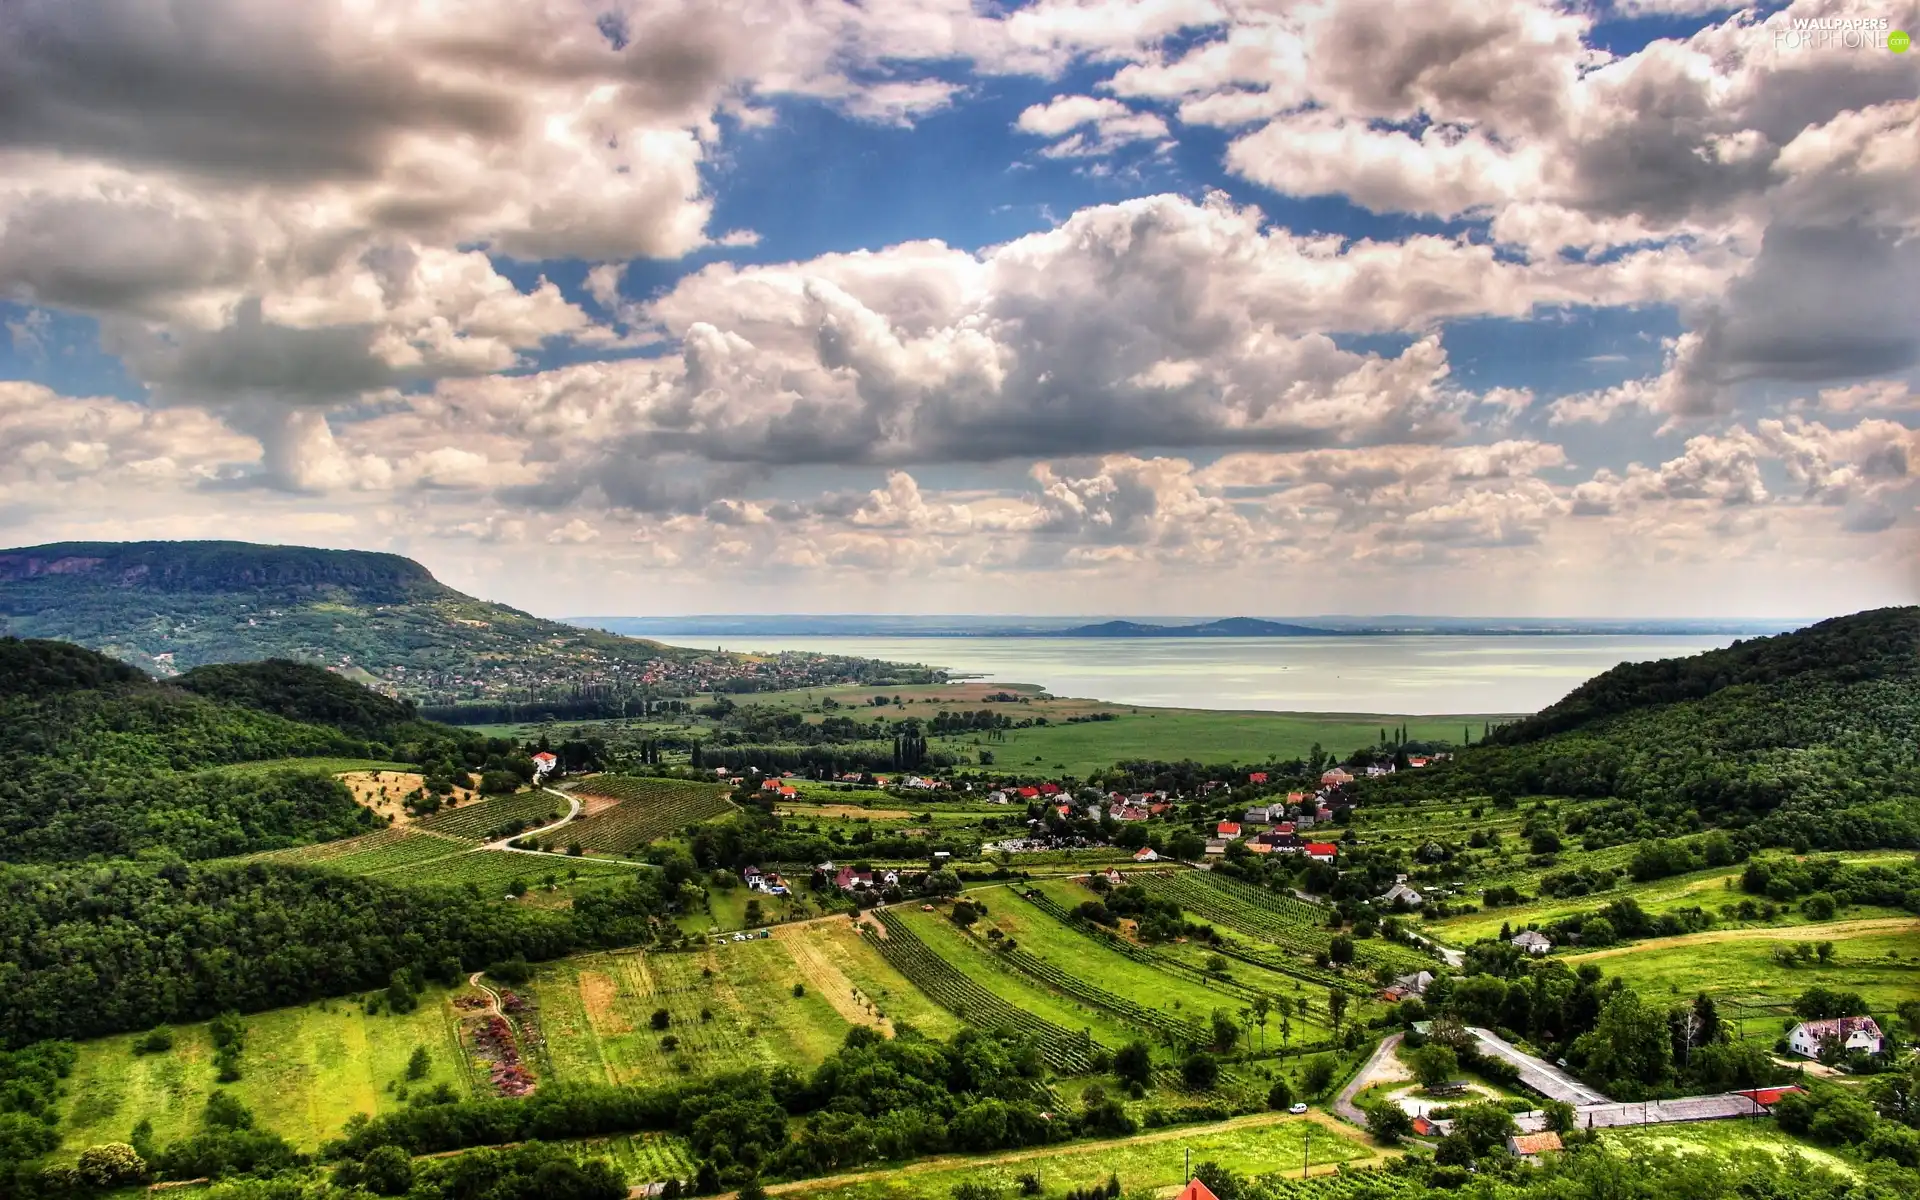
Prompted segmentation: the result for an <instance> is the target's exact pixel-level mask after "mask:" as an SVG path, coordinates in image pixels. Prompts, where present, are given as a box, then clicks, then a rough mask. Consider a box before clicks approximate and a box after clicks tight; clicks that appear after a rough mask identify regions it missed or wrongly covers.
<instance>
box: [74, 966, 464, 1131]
mask: <svg viewBox="0 0 1920 1200" xmlns="http://www.w3.org/2000/svg"><path fill="white" fill-rule="evenodd" d="M448 995H449V993H447V992H446V991H445V990H443V989H439V988H430V989H428V990H427V992H426V993H425V994H423V995H422V996H421V1000H420V1007H419V1008H418V1009H416V1010H415V1011H413V1012H411V1013H407V1014H404V1015H395V1014H392V1013H383V1014H381V1015H379V1016H372V1017H370V1016H367V1015H366V1013H365V1012H364V1011H362V1009H361V1008H360V1006H359V1005H358V1004H356V1003H354V1002H353V1001H351V1000H329V1001H324V1002H321V1003H318V1004H309V1005H304V1006H301V1007H298V1008H280V1009H274V1010H272V1011H269V1012H263V1013H255V1014H253V1015H251V1016H249V1017H247V1018H246V1029H247V1038H246V1051H245V1053H244V1054H243V1055H242V1057H241V1077H240V1080H239V1082H237V1083H232V1084H227V1085H224V1086H225V1088H226V1089H227V1090H228V1091H231V1092H232V1093H233V1094H234V1095H235V1096H237V1097H238V1098H239V1099H240V1100H241V1101H243V1102H244V1103H245V1104H246V1105H247V1106H248V1107H249V1108H251V1109H253V1111H254V1114H255V1116H256V1118H257V1119H258V1121H259V1122H260V1124H261V1125H262V1126H264V1127H265V1128H268V1129H272V1130H274V1131H275V1132H277V1133H279V1134H281V1135H283V1136H284V1137H286V1138H287V1139H288V1140H289V1141H291V1142H293V1143H294V1144H295V1145H297V1146H299V1147H301V1148H302V1149H306V1150H311V1149H314V1148H315V1147H317V1146H318V1145H319V1144H320V1143H321V1142H322V1141H324V1140H326V1139H328V1138H331V1137H337V1136H338V1135H339V1133H340V1127H341V1126H342V1125H343V1124H345V1123H346V1120H347V1118H348V1117H350V1116H352V1115H353V1114H354V1113H357V1112H364V1113H371V1114H379V1113H383V1112H391V1111H393V1110H394V1109H396V1108H400V1107H403V1106H404V1103H405V1102H404V1101H403V1100H401V1099H400V1098H399V1096H398V1095H397V1093H396V1092H394V1091H389V1090H388V1085H389V1084H395V1083H398V1082H403V1081H404V1078H405V1075H406V1066H407V1059H408V1057H409V1056H411V1055H412V1053H413V1051H414V1048H415V1047H416V1046H425V1047H426V1048H427V1052H428V1054H430V1055H431V1056H432V1060H433V1069H432V1072H431V1073H430V1074H429V1075H428V1076H427V1078H426V1079H425V1080H423V1081H420V1082H418V1083H414V1084H411V1085H409V1086H411V1087H413V1088H420V1087H431V1086H432V1085H434V1084H436V1083H439V1082H442V1081H444V1082H446V1083H449V1084H451V1085H452V1086H453V1088H454V1090H455V1091H456V1092H457V1093H458V1094H460V1095H461V1096H462V1097H464V1096H466V1095H467V1094H468V1080H467V1076H466V1072H465V1067H464V1058H463V1055H462V1052H461V1050H460V1048H459V1043H458V1040H457V1036H456V1033H455V1026H454V1023H453V1017H452V1009H451V1007H450V1005H449V1004H448ZM172 1028H173V1034H174V1046H173V1049H172V1050H171V1051H169V1052H167V1053H164V1054H149V1055H135V1054H134V1053H133V1051H132V1041H133V1037H134V1035H120V1036H116V1037H108V1038H98V1039H95V1040H93V1041H89V1042H83V1043H81V1045H80V1058H79V1062H78V1063H77V1064H76V1065H75V1067H74V1071H73V1075H72V1077H71V1078H70V1079H68V1081H67V1084H66V1100H65V1102H64V1103H63V1105H62V1107H61V1123H60V1134H61V1148H62V1152H63V1153H67V1154H77V1153H78V1152H79V1151H80V1150H82V1149H85V1148H86V1147H87V1146H91V1145H95V1144H97V1143H99V1142H109V1141H125V1140H126V1138H127V1135H128V1133H129V1132H130V1131H131V1130H132V1129H133V1127H134V1125H136V1124H137V1123H138V1122H140V1121H141V1120H142V1119H146V1120H149V1121H152V1122H153V1132H154V1140H155V1141H157V1142H160V1143H162V1144H164V1143H166V1142H168V1141H171V1140H173V1139H175V1138H179V1137H184V1136H187V1135H188V1134H191V1133H194V1132H196V1131H197V1130H198V1129H199V1123H200V1114H201V1110H202V1109H204V1108H205V1107H206V1102H207V1097H208V1096H209V1095H210V1094H212V1092H213V1091H214V1090H215V1089H216V1088H218V1087H221V1086H223V1085H220V1084H218V1083H217V1082H216V1080H215V1069H214V1066H213V1042H212V1039H211V1038H210V1037H208V1035H207V1029H206V1025H205V1024H204V1023H197V1024H190V1025H178V1026H173V1027H172Z"/></svg>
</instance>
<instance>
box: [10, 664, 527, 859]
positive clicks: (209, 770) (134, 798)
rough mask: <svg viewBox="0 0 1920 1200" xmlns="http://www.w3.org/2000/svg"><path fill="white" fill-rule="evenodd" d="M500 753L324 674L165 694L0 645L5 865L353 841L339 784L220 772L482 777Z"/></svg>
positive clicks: (361, 825) (179, 688)
mask: <svg viewBox="0 0 1920 1200" xmlns="http://www.w3.org/2000/svg"><path fill="white" fill-rule="evenodd" d="M295 717H298V718H302V719H297V720H296V719H292V718H295ZM508 749H509V747H507V746H506V744H505V743H501V744H499V745H490V744H489V743H487V742H486V741H484V740H483V739H480V738H477V737H474V736H472V735H470V734H464V733H460V732H458V731H455V730H452V729H447V728H444V727H441V726H434V725H430V724H427V723H426V722H422V721H415V720H413V719H412V718H411V714H410V713H409V712H408V710H407V709H406V708H404V707H403V706H401V705H399V704H396V703H394V702H393V701H390V700H387V699H386V698H384V697H381V696H377V695H374V694H373V693H371V692H368V691H367V690H366V689H364V688H360V687H357V686H356V685H354V684H352V683H349V682H347V681H345V680H342V679H340V678H338V677H337V676H334V675H332V674H330V673H328V672H326V671H323V670H320V669H319V668H317V667H308V666H301V665H298V664H294V663H265V664H256V665H252V666H246V667H233V668H220V669H218V670H216V671H214V672H212V673H210V674H206V675H202V674H200V673H199V672H194V673H192V674H191V675H190V676H189V677H187V678H186V679H184V680H182V681H180V682H177V683H174V682H160V681H156V680H153V679H149V678H148V677H147V676H145V675H143V674H141V673H140V672H138V671H136V670H134V669H133V668H131V667H128V666H126V665H125V664H124V663H119V662H115V661H113V660H112V659H109V658H106V657H104V656H103V655H100V654H96V653H94V652H93V651H90V650H83V649H80V648H78V647H75V646H70V645H67V644H65V643H62V642H46V641H21V640H18V639H13V638H6V639H0V860H11V861H38V862H54V861H62V860H76V859H87V858H116V857H124V856H128V855H135V854H139V853H142V852H146V851H163V852H166V853H170V854H174V855H178V856H180V857H183V858H213V857H218V856H221V855H229V854H243V853H248V852H251V851H255V850H267V849H274V848H278V847H281V846H291V845H297V844H299V843H302V842H312V841H325V840H328V839H331V838H337V837H346V836H349V835H352V834H355V833H363V832H366V831H367V830H369V829H371V828H374V827H375V825H376V823H377V822H376V819H375V818H374V817H373V816H372V814H370V813H369V812H367V811H366V810H365V809H363V808H361V807H360V806H359V805H357V804H355V803H354V802H353V800H352V798H351V797H350V796H349V795H348V794H347V791H346V789H345V788H343V787H342V786H341V785H340V784H339V783H337V782H335V781H334V780H333V779H330V778H328V777H326V776H325V775H317V774H315V773H313V772H311V771H305V770H300V769H294V768H288V769H272V768H262V769H260V770H252V771H248V772H245V773H244V774H236V773H233V772H230V771H225V770H222V769H221V768H226V767H231V766H234V765H235V764H243V763H258V762H267V761H271V760H277V759H289V758H308V757H314V756H322V755H324V756H341V757H351V758H373V759H395V758H398V759H402V760H404V761H410V762H422V763H425V762H429V761H434V762H439V761H452V762H454V763H455V764H459V765H470V766H472V767H474V768H476V769H478V768H483V767H484V766H485V765H486V764H487V762H488V761H489V760H490V759H491V758H493V757H497V756H499V755H502V754H505V753H506V751H507V750H508Z"/></svg>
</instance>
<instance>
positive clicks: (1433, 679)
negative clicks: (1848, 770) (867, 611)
mask: <svg viewBox="0 0 1920 1200" xmlns="http://www.w3.org/2000/svg"><path fill="white" fill-rule="evenodd" d="M663 640H666V641H671V642H674V643H676V644H680V645H687V644H691V639H690V638H686V637H672V636H667V637H666V638H664V639H663ZM1733 640H1734V639H1733V638H1732V637H1697V636H1661V635H1636V636H1620V635H1581V634H1555V635H1545V636H1536V635H1528V634H1507V635H1501V636H1472V635H1448V636H1436V635H1395V636H1380V637H1329V638H1047V637H1021V638H1003V637H944V638H939V637H936V638H929V637H778V636H761V635H746V636H741V637H725V638H720V639H716V640H715V641H713V642H706V641H702V642H701V643H700V644H702V645H719V646H722V647H724V648H726V649H728V650H745V651H766V650H811V651H815V652H817V653H822V654H852V655H859V656H861V657H864V658H881V659H887V660H890V661H893V662H913V663H925V664H927V665H929V666H937V667H945V668H946V669H948V670H950V671H954V672H957V673H961V674H966V675H973V676H979V677H981V678H984V679H988V680H992V681H995V682H1000V683H1032V684H1038V685H1039V686H1041V687H1043V688H1045V689H1047V690H1048V691H1050V692H1052V693H1053V694H1055V695H1057V696H1086V697H1092V698H1095V699H1100V700H1112V701H1115V702H1118V703H1122V704H1149V705H1157V706H1163V707H1168V708H1217V709H1264V710H1268V711H1273V712H1351V713H1388V714H1401V713H1404V714H1408V715H1414V714H1426V713H1522V712H1533V711H1535V710H1536V709H1540V708H1544V707H1545V706H1546V705H1548V704H1551V703H1553V702H1554V701H1555V700H1558V699H1559V698H1560V697H1562V696H1564V695H1566V694H1567V693H1568V692H1569V691H1571V690H1573V688H1575V687H1576V686H1578V685H1579V684H1580V683H1582V682H1584V681H1585V680H1587V679H1590V678H1592V677H1593V676H1595V675H1598V674H1599V673H1600V672H1602V671H1605V670H1607V669H1608V668H1609V667H1613V666H1617V665H1618V664H1620V663H1623V662H1643V661H1646V660H1648V659H1656V658H1675V657H1679V656H1682V655H1688V654H1698V653H1699V652H1700V651H1702V650H1713V649H1717V648H1719V647H1722V646H1725V645H1728V644H1729V643H1731V642H1732V641H1733Z"/></svg>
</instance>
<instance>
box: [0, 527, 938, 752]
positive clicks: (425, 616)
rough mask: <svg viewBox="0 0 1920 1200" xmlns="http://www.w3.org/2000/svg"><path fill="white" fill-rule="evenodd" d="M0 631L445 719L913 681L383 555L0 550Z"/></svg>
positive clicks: (143, 664)
mask: <svg viewBox="0 0 1920 1200" xmlns="http://www.w3.org/2000/svg"><path fill="white" fill-rule="evenodd" d="M0 634H10V635H12V636H15V637H23V638H53V639H59V640H62V641H69V642H75V643H78V644H80V645H83V646H87V647H90V648H92V649H95V650H99V651H101V652H102V653H105V654H109V655H112V656H113V657H115V658H118V659H121V660H123V661H125V662H128V663H131V664H133V665H134V666H137V667H140V668H141V669H142V670H145V671H148V672H151V673H153V674H155V675H160V676H170V675H173V674H176V673H178V672H181V671H185V670H188V669H191V668H193V667H196V666H202V665H206V664H210V663H225V662H247V661H253V660H257V659H264V658H285V659H292V660H296V661H300V662H308V663H316V664H319V665H322V666H326V667H330V668H332V669H334V670H336V671H338V672H340V673H341V674H342V675H344V676H346V677H348V678H351V679H355V680H357V681H359V682H362V683H367V684H370V685H373V686H376V687H378V688H379V689H380V690H382V691H385V692H388V693H389V694H392V695H395V696H400V697H405V698H409V699H412V700H415V701H418V702H419V703H421V704H427V705H435V706H438V711H437V713H436V715H439V716H443V717H456V718H457V717H458V716H459V715H460V714H459V713H458V712H457V711H454V710H452V709H451V708H450V706H454V705H460V704H468V703H475V702H483V703H486V704H488V705H489V706H490V707H491V708H492V709H498V708H499V707H500V706H501V705H502V704H515V703H517V704H523V705H527V706H530V707H533V708H535V709H536V710H539V711H545V709H555V710H556V715H566V716H599V715H605V712H604V711H603V710H604V709H605V707H606V705H607V703H609V702H612V703H614V704H615V706H616V708H619V706H620V705H621V704H624V703H625V702H626V701H627V700H628V699H629V698H630V697H647V696H679V695H689V694H692V693H693V692H696V691H709V690H730V691H753V690H759V689H760V688H776V687H791V686H801V685H805V684H809V683H827V682H863V683H864V682H881V681H885V682H901V683H906V682H915V681H917V679H916V678H915V677H914V676H913V672H911V671H903V670H902V669H896V668H893V667H892V666H890V665H887V664H881V663H876V662H874V661H873V660H870V659H858V658H844V657H839V656H823V655H806V654H783V655H778V656H774V657H771V658H751V657H747V656H742V655H731V654H718V653H714V652H711V651H703V650H692V649H687V648H684V647H677V646H667V645H663V644H662V643H659V642H653V641H645V640H642V639H639V638H630V637H622V636H620V635H617V634H611V633H604V632H600V631H597V630H589V629H581V628H577V627H575V626H572V625H565V624H562V623H560V622H558V621H548V620H544V619H542V618H539V617H534V616H530V615H529V614H527V613H524V612H521V611H519V610H518V609H513V608H509V607H507V606H506V605H503V604H494V603H491V602H488V601H485V600H478V599H475V598H474V597H472V596H468V595H465V594H463V593H461V592H458V591H455V590H454V589H453V588H450V587H448V586H446V585H445V584H443V583H441V582H439V581H438V580H436V579H435V578H434V577H433V575H432V573H430V572H429V571H428V570H427V569H426V568H425V567H423V566H421V565H420V564H419V563H416V562H414V561H412V560H410V559H406V558H402V557H400V556H398V555H394V554H376V553H370V552H366V551H358V550H318V549H313V548H309V547H303V546H260V545H253V544H250V543H245V542H125V543H116V542H65V543H59V544H54V545H46V546H30V547H26V548H24V549H17V550H0ZM921 674H925V672H921ZM583 710H584V711H583ZM621 711H624V709H621ZM501 715H502V714H499V713H497V712H493V713H488V714H483V718H482V719H487V718H498V717H499V716H501ZM508 715H519V714H517V713H515V714H508Z"/></svg>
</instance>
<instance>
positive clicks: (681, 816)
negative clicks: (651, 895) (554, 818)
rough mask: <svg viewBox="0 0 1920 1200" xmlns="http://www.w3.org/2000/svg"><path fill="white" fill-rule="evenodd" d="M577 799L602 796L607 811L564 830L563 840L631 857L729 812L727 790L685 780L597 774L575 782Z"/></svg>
mask: <svg viewBox="0 0 1920 1200" xmlns="http://www.w3.org/2000/svg"><path fill="white" fill-rule="evenodd" d="M571 790H572V792H573V793H574V794H575V795H577V796H581V797H602V798H605V799H609V800H612V801H614V802H615V803H614V804H613V805H612V807H610V808H607V809H606V810H605V811H603V812H599V813H596V814H594V815H593V816H591V817H587V818H585V819H583V820H579V821H575V822H574V823H573V824H571V825H569V826H568V827H567V839H568V841H570V842H578V843H579V844H580V845H582V846H585V847H586V848H587V849H589V850H600V851H604V852H606V853H609V854H631V853H633V852H634V851H635V850H638V849H640V848H641V847H642V846H645V845H646V844H647V843H649V842H654V841H658V840H659V839H661V838H663V837H666V836H667V835H668V834H670V833H672V832H674V831H675V830H677V829H683V828H685V827H686V826H688V825H692V824H695V823H696V822H699V821H710V820H712V819H713V818H715V817H722V816H725V815H726V814H728V813H730V812H732V811H734V807H735V806H734V803H733V801H732V800H731V799H729V798H728V797H729V794H730V789H728V788H726V787H725V786H723V785H720V784H712V783H697V782H694V781H692V780H686V779H652V778H646V777H641V776H632V775H600V776H596V777H594V778H592V779H588V780H586V781H584V782H582V783H578V784H575V785H574V786H573V787H572V789H571Z"/></svg>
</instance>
